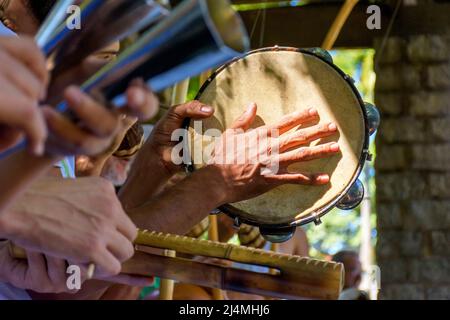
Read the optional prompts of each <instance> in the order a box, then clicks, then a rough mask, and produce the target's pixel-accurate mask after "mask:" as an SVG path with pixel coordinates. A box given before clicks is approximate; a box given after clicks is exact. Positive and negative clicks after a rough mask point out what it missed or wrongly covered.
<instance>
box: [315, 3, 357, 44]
mask: <svg viewBox="0 0 450 320" xmlns="http://www.w3.org/2000/svg"><path fill="white" fill-rule="evenodd" d="M357 3H358V0H346V1H345V3H344V5H343V6H342V8H341V10H340V11H339V13H338V15H337V17H336V19H335V20H334V22H333V24H332V26H331V28H330V30H329V31H328V34H327V36H326V38H325V41H324V42H323V44H322V48H323V49H325V50H331V49H332V48H333V46H334V44H335V43H336V40H337V38H338V36H339V34H340V33H341V31H342V28H343V27H344V24H345V22H346V21H347V19H348V17H349V16H350V14H351V13H352V10H353V8H355V6H356V4H357Z"/></svg>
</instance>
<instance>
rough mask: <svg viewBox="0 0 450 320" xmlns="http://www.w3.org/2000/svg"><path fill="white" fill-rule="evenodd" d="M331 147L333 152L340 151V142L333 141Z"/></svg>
mask: <svg viewBox="0 0 450 320" xmlns="http://www.w3.org/2000/svg"><path fill="white" fill-rule="evenodd" d="M330 149H331V151H333V152H338V151H339V149H340V148H339V144H338V143H333V144H332V145H331V146H330Z"/></svg>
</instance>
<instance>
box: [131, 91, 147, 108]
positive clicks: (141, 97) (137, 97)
mask: <svg viewBox="0 0 450 320" xmlns="http://www.w3.org/2000/svg"><path fill="white" fill-rule="evenodd" d="M144 103H145V93H144V92H143V90H141V89H138V90H135V92H134V93H133V104H134V105H135V106H142V105H143V104H144Z"/></svg>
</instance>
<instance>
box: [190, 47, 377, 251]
mask: <svg viewBox="0 0 450 320" xmlns="http://www.w3.org/2000/svg"><path fill="white" fill-rule="evenodd" d="M197 99H198V100H199V101H201V102H203V103H205V104H208V105H211V106H213V107H214V108H215V110H216V111H215V115H214V117H212V118H209V119H205V120H202V126H201V130H198V128H195V123H194V120H189V121H188V122H186V129H188V130H189V133H188V135H187V139H185V143H186V144H187V145H186V148H187V150H189V152H190V155H189V158H191V159H196V156H198V155H195V152H196V150H194V149H195V148H194V144H195V143H197V142H198V141H199V140H200V141H202V143H204V144H205V145H204V148H203V149H202V151H203V150H208V148H207V146H208V143H212V142H211V141H213V139H209V138H210V137H208V136H207V134H208V130H209V129H219V130H220V131H224V130H225V129H227V128H229V127H230V125H231V124H232V122H233V121H234V120H235V119H237V118H239V116H241V115H242V113H243V112H244V111H245V109H246V108H247V106H248V105H249V104H250V103H252V102H255V103H256V104H257V105H258V113H257V115H258V117H257V120H256V123H255V125H254V128H256V127H259V126H262V125H270V124H275V123H277V122H278V121H279V120H280V119H281V118H282V117H283V116H285V115H288V114H291V113H293V112H295V111H299V110H305V109H310V108H316V109H317V110H318V112H319V116H320V123H321V124H327V123H330V122H333V123H336V125H337V126H338V129H339V135H336V136H334V137H330V138H326V139H320V140H319V141H314V142H312V143H311V144H310V145H311V146H313V145H316V144H318V143H326V142H338V143H339V146H340V148H341V153H340V154H339V155H336V156H333V157H331V158H326V159H319V160H314V161H308V162H302V163H297V164H294V165H292V166H291V167H289V170H290V171H292V172H302V173H305V172H306V173H327V174H329V175H330V178H331V182H330V183H329V184H328V185H324V186H300V185H284V186H281V187H278V188H276V189H274V190H272V191H270V192H268V193H266V194H263V195H261V196H259V197H256V198H254V199H250V200H247V201H243V202H239V203H233V204H228V205H224V206H222V207H220V208H219V209H220V211H222V212H224V213H226V214H228V215H229V216H231V217H232V218H233V219H235V221H236V224H238V225H239V224H241V223H245V224H250V225H253V226H257V227H259V228H260V231H261V234H262V235H263V236H264V237H265V238H266V239H267V240H268V241H270V242H284V241H287V240H289V239H290V238H291V237H292V235H293V234H294V232H295V228H296V227H298V226H300V225H304V224H307V223H310V222H315V223H316V224H320V222H321V220H320V219H321V217H322V216H323V215H325V214H326V213H328V212H329V211H330V210H331V209H333V208H335V207H338V208H340V209H353V208H355V207H356V206H358V205H359V204H360V203H361V201H362V199H363V197H364V187H363V184H362V183H361V181H359V180H358V176H359V175H360V173H361V171H362V169H363V166H364V164H365V162H366V161H368V160H370V159H371V155H370V153H369V138H370V135H371V134H373V133H374V132H375V131H376V130H377V128H378V126H379V122H380V114H379V112H378V110H377V109H376V108H375V106H373V105H371V104H368V103H364V102H363V100H362V99H361V96H360V94H359V92H358V90H357V89H356V87H355V85H354V84H353V79H352V78H351V77H350V76H348V75H347V74H345V73H344V72H343V71H342V70H340V69H339V68H338V67H337V66H336V65H334V63H333V59H332V57H331V55H330V54H329V53H328V52H327V51H325V50H322V49H318V48H316V49H305V50H303V49H296V48H286V47H273V48H265V49H260V50H256V51H252V52H250V53H248V54H247V55H245V56H244V57H241V58H239V59H235V60H233V61H231V62H229V63H228V64H226V65H224V66H222V67H221V68H220V69H218V70H217V71H216V72H215V73H214V74H213V75H212V76H211V77H210V78H209V79H208V80H207V81H206V83H205V84H204V85H203V86H202V88H201V89H200V92H199V93H198V96H197ZM196 121H197V120H196ZM294 130H295V129H294ZM209 150H211V148H209ZM203 158H204V156H203V155H202V159H203ZM203 165H204V164H203V163H200V164H198V163H195V161H192V162H191V163H188V164H187V166H186V167H187V170H188V171H191V172H192V171H194V170H196V169H199V168H201V167H202V166H203Z"/></svg>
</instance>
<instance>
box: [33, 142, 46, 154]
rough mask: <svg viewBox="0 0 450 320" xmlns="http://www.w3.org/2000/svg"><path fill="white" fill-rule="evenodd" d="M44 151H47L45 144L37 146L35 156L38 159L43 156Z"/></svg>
mask: <svg viewBox="0 0 450 320" xmlns="http://www.w3.org/2000/svg"><path fill="white" fill-rule="evenodd" d="M44 151H45V146H44V144H43V143H39V144H37V145H36V147H35V148H34V154H35V155H36V156H38V157H41V156H43V155H44Z"/></svg>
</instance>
